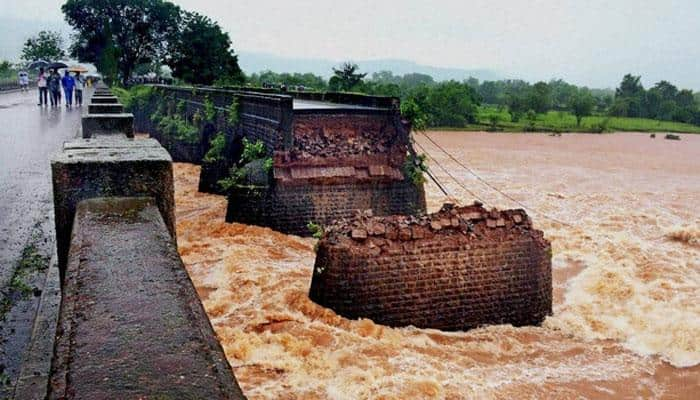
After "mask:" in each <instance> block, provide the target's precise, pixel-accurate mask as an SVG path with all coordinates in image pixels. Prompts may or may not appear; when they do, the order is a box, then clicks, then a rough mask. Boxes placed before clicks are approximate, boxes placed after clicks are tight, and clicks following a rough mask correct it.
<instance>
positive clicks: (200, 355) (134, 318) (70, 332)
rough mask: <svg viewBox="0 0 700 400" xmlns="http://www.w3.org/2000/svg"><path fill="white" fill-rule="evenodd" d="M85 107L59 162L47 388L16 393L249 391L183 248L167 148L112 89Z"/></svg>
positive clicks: (223, 394) (207, 394)
mask: <svg viewBox="0 0 700 400" xmlns="http://www.w3.org/2000/svg"><path fill="white" fill-rule="evenodd" d="M88 111H89V113H88V114H86V115H85V116H84V117H83V121H82V133H81V134H80V136H81V137H80V138H77V139H75V140H72V141H70V142H67V143H65V144H64V146H63V148H62V149H61V150H60V151H59V152H58V154H56V155H55V156H54V157H53V159H52V162H51V168H52V177H53V192H54V207H55V213H56V237H57V252H58V264H59V270H60V275H61V292H62V300H61V307H60V312H59V319H58V327H57V335H56V338H55V345H54V357H53V360H52V363H51V372H50V376H49V377H48V378H49V384H48V386H47V393H44V395H41V393H39V392H40V391H37V390H34V392H33V393H32V394H29V395H26V396H24V397H21V396H20V397H18V398H49V399H78V398H80V399H117V398H124V399H125V398H131V399H137V398H144V399H146V398H148V399H151V398H153V399H155V398H168V399H170V398H172V399H195V398H196V399H243V398H244V396H243V394H242V392H241V390H240V388H239V386H238V383H237V382H236V379H235V377H234V375H233V373H232V370H231V367H230V366H229V364H228V362H227V360H226V358H225V355H224V352H223V350H222V348H221V345H220V344H219V342H218V340H217V338H216V335H215V333H214V331H213V329H212V327H211V324H210V323H209V320H208V318H207V316H206V314H205V312H204V309H203V307H202V304H201V302H200V301H199V298H198V296H197V293H196V291H195V289H194V286H193V285H192V282H191V281H190V279H189V276H188V275H187V272H186V270H185V268H184V265H183V263H182V260H181V259H180V257H179V255H178V253H177V247H176V241H175V217H174V202H173V175H172V161H171V158H170V155H169V154H168V153H167V151H166V150H165V149H163V148H162V147H161V146H160V145H159V144H158V142H156V141H155V140H152V139H134V138H133V115H131V114H126V113H123V107H122V106H121V105H120V104H118V101H116V98H115V97H113V96H111V93H110V92H109V91H108V90H106V89H98V92H97V94H96V95H95V96H94V97H93V98H92V101H91V104H89V105H88ZM20 392H21V390H20ZM29 392H30V391H27V393H29ZM37 394H38V395H37Z"/></svg>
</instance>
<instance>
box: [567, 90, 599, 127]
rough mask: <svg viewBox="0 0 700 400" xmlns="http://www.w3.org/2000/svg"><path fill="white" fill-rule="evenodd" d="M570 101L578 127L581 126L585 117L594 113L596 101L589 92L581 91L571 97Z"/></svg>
mask: <svg viewBox="0 0 700 400" xmlns="http://www.w3.org/2000/svg"><path fill="white" fill-rule="evenodd" d="M570 101H571V102H570V104H569V108H570V109H571V112H572V113H573V114H574V116H576V126H581V120H582V119H583V117H586V116H589V115H591V113H592V112H593V106H594V105H595V99H594V98H593V95H591V93H590V92H589V91H588V90H586V89H579V90H578V91H577V92H576V94H574V95H573V96H571V100H570Z"/></svg>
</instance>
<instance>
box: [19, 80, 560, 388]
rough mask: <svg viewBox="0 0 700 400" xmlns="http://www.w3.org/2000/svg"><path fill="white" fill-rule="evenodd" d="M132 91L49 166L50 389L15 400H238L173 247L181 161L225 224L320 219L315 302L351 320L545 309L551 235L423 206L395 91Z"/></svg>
mask: <svg viewBox="0 0 700 400" xmlns="http://www.w3.org/2000/svg"><path fill="white" fill-rule="evenodd" d="M140 101H141V102H140V103H139V104H138V107H135V108H134V107H132V109H131V111H133V112H134V113H133V114H132V113H125V112H124V111H125V110H124V106H123V105H122V104H120V103H119V102H118V99H117V98H116V97H114V96H112V95H111V92H110V91H109V90H108V89H106V88H102V89H98V90H97V91H96V94H95V96H93V98H92V101H91V103H90V104H89V105H88V114H87V115H85V116H84V118H83V123H82V132H81V134H80V135H79V136H81V138H79V139H75V140H74V141H71V142H68V143H65V144H64V146H63V148H62V149H61V151H60V152H59V153H58V154H57V155H56V156H55V157H54V159H53V160H52V173H53V185H54V203H55V214H56V235H57V253H58V257H57V258H58V268H59V270H60V276H61V292H62V295H63V298H62V303H61V309H60V315H59V320H58V327H57V336H56V338H55V345H54V357H53V360H52V362H51V372H50V375H48V376H47V378H48V379H49V385H47V386H45V387H43V389H42V386H41V384H39V385H38V386H37V384H36V382H37V381H39V380H40V379H39V378H38V377H34V378H35V379H28V380H27V381H26V382H24V383H23V384H22V385H19V388H18V393H19V396H17V398H37V397H39V398H42V397H48V398H50V399H72V398H86V399H102V398H124V397H129V398H161V397H162V398H165V397H167V398H207V399H239V398H244V396H243V394H242V392H241V390H240V388H239V386H238V384H237V382H236V380H235V377H234V376H233V373H232V371H231V368H230V365H229V364H228V362H227V361H226V358H225V356H224V353H223V350H222V348H221V346H220V344H219V343H218V341H217V339H216V335H215V334H214V332H213V329H212V327H211V324H210V323H209V320H208V318H207V316H206V314H205V312H204V309H203V307H202V305H201V303H200V301H199V299H198V297H197V295H196V292H195V290H194V287H193V285H192V282H191V281H190V279H189V277H188V275H187V272H186V270H185V269H184V266H183V264H182V261H181V260H180V257H179V255H178V254H177V243H176V240H175V218H174V210H173V208H174V199H173V176H172V159H173V158H174V159H176V160H178V161H189V162H195V163H201V164H203V167H202V174H201V176H200V189H201V190H205V191H217V192H225V193H226V194H227V195H228V196H229V207H228V213H227V217H226V218H227V220H231V221H239V222H247V223H257V224H260V225H265V226H270V227H273V228H275V229H278V230H281V231H283V232H290V233H297V234H309V233H310V232H308V230H307V224H308V222H310V221H312V222H316V223H320V225H321V226H322V227H325V228H326V230H325V233H324V235H323V238H322V240H321V241H320V242H319V247H318V254H317V260H316V266H315V268H314V276H313V281H312V284H311V289H310V297H311V298H312V299H313V300H314V301H317V302H318V303H320V304H322V305H325V306H327V307H330V308H332V309H334V310H336V311H337V312H338V313H340V314H341V315H344V316H347V317H350V318H357V317H365V318H372V319H373V320H375V321H376V322H379V323H385V324H388V325H392V326H404V325H416V326H420V327H431V328H438V329H446V330H455V329H469V328H473V327H476V326H479V325H482V324H488V323H512V324H515V325H525V324H538V323H539V322H541V321H542V319H543V318H544V317H545V316H546V315H548V314H550V313H551V253H550V247H549V243H547V242H546V241H545V240H544V239H543V235H542V232H540V231H536V230H533V229H532V226H531V222H530V220H529V218H528V216H527V215H526V214H525V213H524V211H522V210H509V211H504V212H498V211H496V210H491V211H487V210H485V209H483V208H482V207H481V206H480V205H474V206H471V207H466V208H454V207H451V206H450V207H445V208H443V210H441V211H440V212H439V213H437V214H434V215H429V216H426V215H425V197H424V193H423V187H422V182H416V181H413V180H411V179H410V175H411V174H410V172H411V171H410V170H409V169H410V168H412V167H415V164H412V163H413V161H414V159H413V158H412V157H413V156H414V155H415V153H414V151H413V149H412V147H411V142H410V137H409V131H410V127H409V126H408V125H407V124H406V123H405V122H404V121H402V120H401V118H400V113H399V110H398V101H397V100H396V99H392V98H375V97H367V96H358V95H343V94H316V93H297V94H293V96H290V95H279V94H272V93H265V92H261V93H256V92H250V91H240V90H218V89H209V88H196V89H193V88H188V89H184V88H175V87H166V86H156V87H154V88H153V89H152V92H151V93H150V95H149V96H148V98H147V99H145V101H144V99H141V100H140ZM198 115H199V118H200V121H201V120H203V122H200V124H198V125H196V126H195V128H194V129H190V128H191V126H190V125H188V124H192V125H193V126H194V125H195V120H196V119H197V116H198ZM202 115H204V118H203V117H202ZM154 116H155V117H156V118H154ZM163 121H165V122H166V123H163ZM134 124H135V125H136V129H135V130H136V131H140V132H148V133H150V135H151V136H152V137H153V139H134ZM173 126H174V127H175V128H176V129H174V130H173V129H171V128H172V127H173ZM164 128H167V129H164ZM183 132H184V133H183ZM243 139H246V140H243ZM217 141H218V142H217ZM246 141H248V143H250V142H253V141H255V143H258V142H259V143H261V146H262V149H261V153H262V154H259V155H258V156H259V158H264V159H255V160H246V159H245V156H244V154H245V153H246V151H249V150H250V149H248V148H245V146H247V145H246V144H245V143H246ZM242 144H243V147H244V148H241V145H242ZM214 150H217V152H214ZM261 161H262V162H261ZM268 162H269V163H270V167H269V169H268V170H263V171H261V168H263V169H264V167H261V166H264V165H265V164H266V163H268ZM231 171H244V172H245V173H244V174H239V175H238V176H239V178H241V179H242V180H240V181H237V182H235V184H234V185H232V186H231V187H229V188H228V189H227V190H225V191H223V190H221V188H220V187H218V181H219V180H221V179H227V178H231V176H230V174H231ZM367 209H373V210H374V213H375V214H376V215H378V216H371V215H369V214H368V213H369V212H368V211H364V213H365V214H359V216H356V217H354V218H353V215H354V214H355V213H356V212H357V210H367ZM333 221H336V222H335V223H333ZM436 309H437V311H438V312H436ZM47 391H48V392H47ZM37 394H39V395H37Z"/></svg>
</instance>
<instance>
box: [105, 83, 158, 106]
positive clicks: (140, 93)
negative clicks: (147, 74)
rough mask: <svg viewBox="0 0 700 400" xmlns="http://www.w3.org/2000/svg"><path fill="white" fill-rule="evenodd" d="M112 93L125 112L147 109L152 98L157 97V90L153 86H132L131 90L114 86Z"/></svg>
mask: <svg viewBox="0 0 700 400" xmlns="http://www.w3.org/2000/svg"><path fill="white" fill-rule="evenodd" d="M112 93H114V95H115V96H117V98H118V99H119V102H120V103H121V104H123V105H124V110H125V111H128V112H135V111H139V110H144V109H146V107H147V106H148V104H149V103H150V101H151V97H152V96H154V95H155V90H154V89H153V87H151V86H143V85H137V86H132V87H131V88H129V89H124V88H122V87H119V86H114V87H112Z"/></svg>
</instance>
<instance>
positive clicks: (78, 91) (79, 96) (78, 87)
mask: <svg viewBox="0 0 700 400" xmlns="http://www.w3.org/2000/svg"><path fill="white" fill-rule="evenodd" d="M68 71H70V72H75V76H74V77H73V79H74V80H75V105H76V106H78V107H82V106H83V88H84V87H85V78H84V77H83V76H82V75H80V73H81V72H87V71H88V70H87V68H84V67H81V66H79V65H75V66H72V67H70V68H69V69H68Z"/></svg>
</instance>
